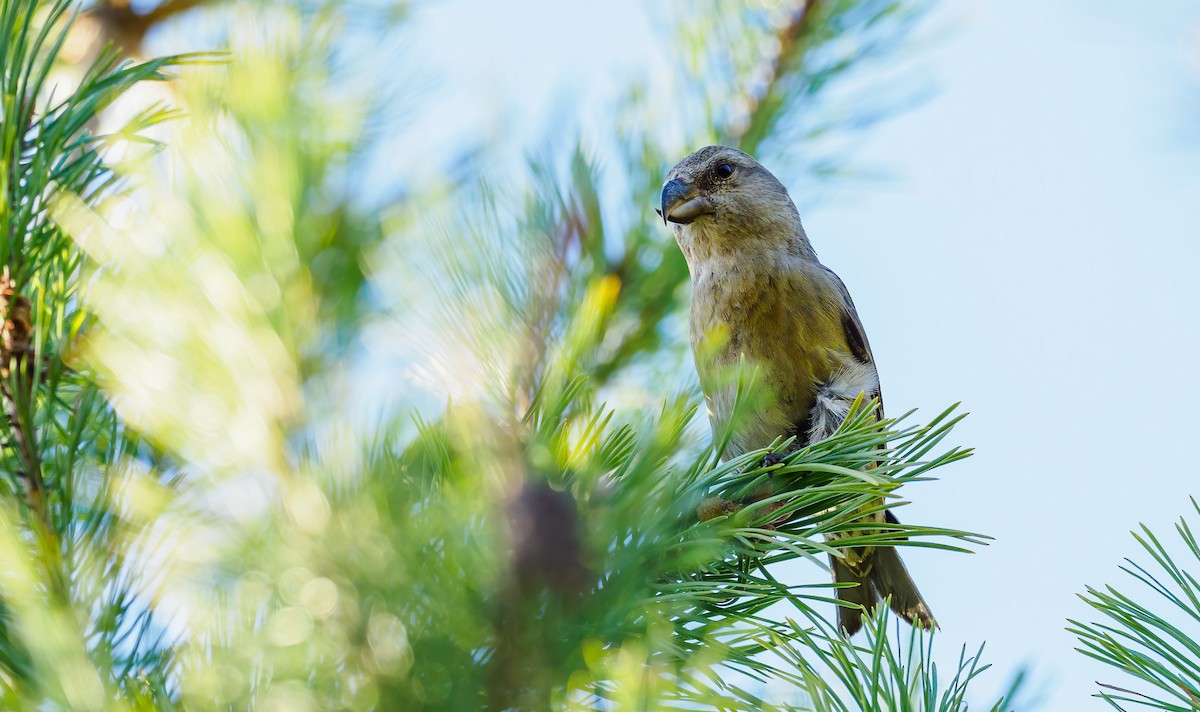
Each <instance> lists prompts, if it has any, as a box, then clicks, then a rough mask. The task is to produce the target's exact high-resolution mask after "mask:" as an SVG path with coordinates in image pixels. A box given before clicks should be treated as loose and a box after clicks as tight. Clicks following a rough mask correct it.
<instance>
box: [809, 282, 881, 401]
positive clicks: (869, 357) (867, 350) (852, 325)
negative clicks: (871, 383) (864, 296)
mask: <svg viewBox="0 0 1200 712" xmlns="http://www.w3.org/2000/svg"><path fill="white" fill-rule="evenodd" d="M822 267H823V268H824V270H825V272H826V274H828V275H829V278H830V279H831V280H832V281H833V283H834V284H835V285H837V288H838V291H839V292H840V293H841V295H842V330H843V331H844V332H845V336H846V346H847V347H848V348H849V349H850V355H851V356H853V357H854V359H855V360H856V361H858V362H859V363H861V364H864V365H869V366H870V367H871V368H872V369H875V357H874V355H873V354H872V353H871V342H869V341H867V331H866V329H864V328H863V325H862V321H861V320H860V319H859V318H858V310H857V309H855V308H854V300H853V299H851V298H850V290H848V289H846V285H845V284H843V283H842V280H841V278H839V277H838V276H837V275H836V274H834V272H833V270H831V269H829V268H828V267H824V265H822ZM867 395H868V396H873V397H875V398H877V399H878V400H879V417H880V418H882V417H883V389H882V388H876V390H875V392H874V393H868V394H867Z"/></svg>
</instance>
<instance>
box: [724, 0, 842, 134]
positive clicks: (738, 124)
mask: <svg viewBox="0 0 1200 712" xmlns="http://www.w3.org/2000/svg"><path fill="white" fill-rule="evenodd" d="M818 4H819V0H803V1H802V2H801V3H800V4H799V6H797V7H796V8H795V9H794V10H793V11H792V15H791V17H790V18H789V19H788V21H787V22H786V23H785V24H783V25H782V26H781V27H780V28H779V31H778V32H777V33H776V34H775V39H776V40H778V42H779V51H778V52H777V53H775V56H774V57H772V58H771V59H770V65H769V67H768V68H767V71H766V82H765V83H764V84H763V85H762V88H761V89H760V90H758V91H751V92H749V93H748V94H747V96H746V97H745V100H746V107H747V108H746V114H745V115H744V116H742V117H734V119H733V120H732V121H731V122H730V124H729V125H728V126H727V127H726V128H725V135H726V140H727V141H728V142H729V144H730V145H735V146H738V147H739V148H741V149H742V150H744V151H746V152H748V153H754V151H755V149H757V148H758V145H759V144H760V143H762V140H763V139H764V138H765V137H766V136H767V135H768V134H770V132H771V127H772V125H773V123H774V119H775V118H776V117H777V116H778V114H779V109H780V108H782V106H783V104H784V102H785V100H786V95H785V93H784V91H783V88H782V86H781V83H782V81H783V79H784V78H785V77H787V76H788V74H789V73H790V72H794V71H795V70H796V69H798V67H796V66H794V62H795V61H797V60H801V59H803V56H804V53H805V51H807V49H808V46H807V43H805V42H803V39H804V38H805V37H807V36H808V35H809V34H810V33H811V32H812V31H813V29H814V27H813V24H814V19H815V17H816V14H817V13H816V10H817V5H818Z"/></svg>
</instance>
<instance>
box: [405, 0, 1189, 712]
mask: <svg viewBox="0 0 1200 712" xmlns="http://www.w3.org/2000/svg"><path fill="white" fill-rule="evenodd" d="M944 6H945V7H943V8H942V9H941V10H940V11H939V12H938V13H935V14H934V15H933V16H932V17H931V18H929V20H928V21H927V23H926V25H925V27H924V30H923V32H922V35H923V36H925V37H926V38H928V40H929V41H927V42H925V43H924V47H923V48H922V49H920V50H918V51H917V54H916V58H917V61H916V67H915V68H914V69H913V70H912V77H913V81H914V83H915V84H916V85H919V86H923V85H928V86H931V87H933V88H934V89H935V90H936V91H935V93H934V94H933V95H932V96H931V98H930V99H929V100H927V101H925V102H924V103H923V104H921V105H920V106H918V107H917V108H915V109H913V110H910V111H908V112H906V113H903V114H901V115H899V116H897V117H895V118H892V119H889V120H888V121H887V122H885V123H884V124H883V125H881V126H878V127H875V128H873V129H871V130H869V131H868V132H866V133H865V134H863V135H862V141H861V145H860V146H859V147H858V149H857V150H856V151H855V153H854V155H853V157H852V158H853V163H854V165H856V166H859V167H863V168H867V169H874V170H881V171H885V172H886V173H888V174H889V175H890V178H889V179H887V180H862V179H856V180H849V181H845V182H842V183H839V184H835V189H834V190H833V191H832V193H830V191H829V190H828V189H823V190H822V194H821V196H820V200H816V198H815V196H809V195H807V194H806V193H805V191H804V190H803V186H802V185H799V184H796V183H792V184H791V185H790V187H791V189H792V195H793V198H794V199H795V202H796V203H797V205H798V206H799V208H800V211H801V214H802V216H803V218H804V220H805V224H806V227H807V230H808V234H809V236H810V237H811V238H812V241H813V243H814V245H815V246H816V248H817V251H818V252H819V254H820V255H821V257H822V259H823V261H824V262H825V263H826V264H828V265H829V266H830V267H832V268H833V269H834V270H836V271H837V272H838V273H839V274H840V275H841V276H842V278H843V280H844V281H845V282H846V284H847V285H848V287H849V288H850V290H851V292H852V294H853V296H854V300H855V303H856V304H857V306H858V309H859V312H860V314H861V316H862V319H863V322H864V324H865V326H866V329H867V332H868V334H869V336H870V339H871V344H872V347H873V350H874V353H875V355H876V360H877V362H878V364H879V368H880V374H881V377H882V379H883V390H884V393H885V394H886V399H887V401H886V402H887V404H888V407H889V409H890V411H891V412H892V413H900V412H903V411H906V410H908V409H909V408H920V409H921V414H923V415H924V416H926V417H930V416H932V415H934V414H936V413H937V412H939V411H940V410H941V409H943V408H944V407H945V406H947V405H949V404H951V403H953V402H956V401H962V402H963V404H964V408H965V409H966V410H968V411H970V412H971V416H970V417H969V418H968V419H967V420H966V422H965V423H964V424H963V425H962V426H961V427H960V428H959V429H958V430H957V432H956V435H955V443H957V444H962V445H967V446H973V447H976V448H977V449H978V454H977V455H976V456H975V457H974V458H972V459H970V460H968V461H966V462H965V463H960V464H957V465H954V466H951V467H950V468H947V469H946V470H944V471H943V472H942V473H941V477H942V478H943V479H941V480H939V481H938V482H935V483H925V484H921V485H918V486H915V487H912V488H909V490H908V491H907V493H906V494H907V496H908V497H909V498H910V499H911V500H912V502H913V504H912V505H910V506H908V507H905V508H904V509H903V510H902V511H901V513H900V514H901V518H902V519H905V520H908V521H914V522H916V521H919V522H922V523H929V524H939V525H944V526H949V527H959V528H963V529H970V530H974V531H978V532H983V533H986V534H989V535H991V536H993V537H995V539H996V541H995V543H994V544H992V545H991V546H990V547H987V548H986V549H983V550H982V551H980V552H979V553H978V554H976V555H973V556H963V555H955V554H948V553H945V552H936V551H906V552H905V559H906V560H907V561H908V563H909V567H910V569H911V571H912V573H913V576H914V578H915V579H916V580H917V581H918V582H919V583H920V586H921V589H922V591H923V592H924V593H925V595H926V597H927V599H928V600H929V602H930V605H931V606H932V608H933V610H934V612H935V614H936V615H937V617H938V620H939V622H940V624H941V626H942V631H941V633H940V634H939V642H938V649H939V651H940V654H941V656H942V657H943V658H947V659H948V658H952V657H955V656H956V655H957V652H958V649H959V647H960V646H961V645H963V644H966V645H967V647H968V649H972V650H973V649H974V648H975V647H977V646H978V644H979V643H980V642H984V641H986V643H987V650H986V652H985V660H986V661H988V662H991V663H993V664H994V666H995V667H994V669H993V671H990V672H988V673H987V674H986V676H985V677H984V678H983V679H982V680H981V681H980V682H979V684H978V686H977V688H976V695H975V697H976V698H982V697H983V696H984V695H986V694H990V693H991V692H992V691H993V690H995V689H998V688H999V687H1000V686H1001V685H1003V683H1004V682H1006V681H1007V679H1008V677H1009V676H1010V675H1011V674H1012V672H1013V671H1014V670H1015V669H1016V668H1018V667H1019V666H1021V665H1022V664H1025V663H1028V664H1029V665H1030V667H1031V668H1032V672H1033V675H1034V680H1035V684H1034V686H1035V687H1041V688H1045V689H1046V690H1047V691H1048V695H1047V697H1046V698H1045V699H1044V701H1043V705H1042V706H1041V707H1040V709H1043V710H1050V711H1052V712H1076V711H1079V710H1101V709H1108V707H1107V706H1106V705H1105V704H1104V703H1102V702H1101V701H1099V700H1095V699H1092V698H1091V697H1090V695H1091V694H1092V693H1093V692H1095V691H1096V689H1097V688H1096V686H1095V684H1094V682H1093V681H1095V680H1097V679H1099V680H1103V681H1110V682H1115V683H1118V684H1120V683H1121V680H1120V678H1118V677H1117V676H1116V675H1115V674H1113V673H1110V672H1108V671H1107V670H1106V669H1104V668H1103V667H1102V666H1100V665H1099V664H1098V663H1093V662H1091V661H1089V660H1088V659H1086V658H1084V657H1083V656H1081V655H1079V654H1078V653H1076V652H1074V651H1073V647H1074V640H1073V638H1072V637H1071V636H1069V635H1068V634H1067V633H1066V632H1065V631H1064V630H1063V628H1064V626H1065V625H1066V620H1065V619H1066V618H1067V617H1068V616H1073V617H1080V616H1083V617H1087V616H1088V612H1087V610H1086V608H1085V606H1084V605H1083V604H1082V603H1081V602H1079V601H1078V599H1077V598H1076V594H1077V593H1079V592H1082V591H1083V590H1084V586H1085V585H1087V584H1091V585H1100V584H1105V583H1117V584H1119V585H1120V586H1121V587H1122V588H1123V589H1130V590H1133V589H1134V587H1133V586H1132V585H1130V584H1126V583H1125V581H1124V578H1125V577H1124V576H1123V575H1122V574H1120V573H1119V571H1118V566H1119V565H1120V563H1121V561H1122V558H1123V557H1125V556H1130V555H1133V554H1135V552H1136V544H1135V543H1134V542H1133V540H1132V539H1131V537H1130V536H1129V534H1128V532H1129V530H1130V529H1132V528H1134V527H1136V526H1137V525H1138V523H1139V522H1146V523H1148V524H1150V525H1151V526H1152V527H1154V528H1155V529H1156V531H1159V532H1161V533H1163V534H1171V533H1173V531H1172V526H1173V522H1174V520H1175V519H1176V518H1177V517H1178V516H1179V515H1181V514H1183V513H1184V512H1185V511H1187V510H1188V509H1189V507H1190V504H1189V503H1188V500H1187V497H1188V495H1189V494H1192V495H1200V486H1197V483H1198V482H1200V467H1198V466H1197V464H1196V462H1195V456H1194V449H1195V448H1194V444H1195V443H1196V442H1197V440H1198V438H1197V437H1196V435H1195V432H1196V425H1195V416H1196V413H1197V411H1198V408H1197V399H1198V398H1200V385H1198V382H1197V379H1196V377H1195V375H1194V373H1193V369H1194V367H1195V363H1196V360H1197V359H1196V354H1197V352H1200V287H1198V286H1197V283H1196V280H1195V276H1196V265H1197V263H1198V259H1200V239H1198V238H1200V121H1198V119H1200V5H1197V4H1196V3H1194V2H1192V1H1191V0H1157V1H1156V2H1153V3H1129V2H1116V1H1115V0H1063V1H1062V2H1053V3H1051V2H1044V1H1038V0H1004V1H1003V2H1000V1H994V2H984V1H982V0H959V1H958V2H953V3H951V2H945V3H944ZM650 7H651V5H650V4H649V3H647V4H646V5H645V6H643V5H640V4H639V3H636V2H634V0H614V1H612V2H607V3H600V2H559V3H548V2H542V1H540V0H514V1H512V2H505V3H497V2H494V1H492V0H444V1H443V2H438V3H428V4H425V5H421V6H419V7H418V8H417V10H416V13H415V18H414V20H413V22H414V25H413V26H412V27H411V31H410V32H409V33H408V34H407V35H406V37H407V41H408V42H410V43H411V50H412V56H418V57H422V58H423V61H424V62H425V63H426V65H427V69H428V76H429V77H430V80H429V82H428V84H427V85H426V87H425V89H423V90H422V92H423V93H422V106H423V108H422V110H421V112H420V113H419V114H418V115H415V116H413V117H412V118H413V119H414V120H415V121H416V122H417V123H416V126H415V127H413V128H414V130H413V131H412V132H410V133H409V134H408V135H418V136H421V137H422V143H421V144H420V146H417V147H414V146H412V145H406V144H404V143H403V141H400V140H398V142H397V143H396V144H395V145H394V146H393V148H394V149H395V150H397V151H399V150H404V151H405V153H404V154H403V155H404V159H405V160H404V161H403V164H404V165H403V167H404V170H405V171H406V175H405V176H404V177H405V178H407V179H412V177H413V175H414V172H415V174H420V173H422V172H424V171H429V170H436V169H438V168H440V167H442V166H444V165H445V163H446V162H447V161H448V160H450V158H451V157H452V154H453V153H454V152H456V151H457V150H460V149H461V146H462V145H463V143H464V139H466V138H473V139H476V140H482V141H496V140H497V139H498V137H502V138H503V139H504V141H506V142H507V143H508V144H510V145H513V146H521V145H522V141H525V142H534V141H536V140H537V139H538V137H539V136H541V135H543V134H544V133H545V132H546V131H547V130H549V129H553V126H554V122H556V121H559V120H561V118H562V117H563V116H564V115H566V116H571V115H573V114H577V115H584V116H587V115H590V114H591V113H592V109H594V108H595V107H602V106H604V105H605V102H608V101H610V100H611V99H612V98H613V92H614V91H615V90H616V89H617V88H618V87H620V86H622V85H623V84H624V80H625V79H627V78H629V77H633V76H649V77H652V78H653V77H655V76H656V73H661V72H662V71H664V67H665V66H666V63H665V62H664V61H663V55H662V53H663V52H664V51H666V49H667V46H668V45H667V41H666V40H665V39H663V38H659V37H658V36H657V34H658V32H660V30H661V28H662V24H661V20H662V18H661V17H656V16H654V15H653V13H654V12H655V11H653V10H648V8H650ZM648 13H651V14H648ZM661 80H662V77H661V76H659V77H658V78H657V79H654V81H661ZM582 123H583V124H584V125H588V126H590V130H592V131H595V130H597V128H598V127H596V126H594V125H590V124H589V120H588V119H586V118H585V119H584V120H583V121H582ZM525 145H531V144H525ZM690 148H696V147H690ZM681 157H682V156H681ZM431 166H432V167H433V168H432V169H431V168H430V167H431ZM770 167H771V166H768V168H770ZM389 169H390V170H393V171H394V170H397V167H396V165H395V164H394V163H389ZM655 200H656V196H647V206H650V205H653V203H654V201H655ZM647 209H649V208H648V207H647ZM663 239H664V240H668V239H670V236H669V234H668V233H666V232H665V231H664V234H663ZM668 395H669V394H668V393H664V394H663V397H664V398H665V397H666V396H668ZM831 612H832V611H831Z"/></svg>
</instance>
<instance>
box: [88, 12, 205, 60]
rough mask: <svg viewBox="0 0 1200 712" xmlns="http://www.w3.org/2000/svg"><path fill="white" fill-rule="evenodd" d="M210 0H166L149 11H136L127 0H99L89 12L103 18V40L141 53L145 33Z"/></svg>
mask: <svg viewBox="0 0 1200 712" xmlns="http://www.w3.org/2000/svg"><path fill="white" fill-rule="evenodd" d="M209 2H210V0H164V1H163V2H161V3H159V4H158V5H157V6H155V8H154V9H152V10H150V11H149V12H144V13H139V12H136V11H135V10H134V9H133V8H132V7H131V6H130V4H129V2H128V0H100V2H97V3H96V4H95V6H93V7H92V9H91V10H90V11H89V14H90V15H91V16H92V17H94V18H95V19H96V20H98V21H99V22H100V35H101V39H102V41H104V42H107V41H111V42H112V43H113V44H115V45H117V46H118V47H120V48H121V51H122V52H123V53H125V54H126V55H131V56H133V55H140V54H141V51H142V41H143V40H145V38H146V33H148V32H149V31H150V29H151V28H153V27H154V26H155V25H157V24H158V23H160V22H163V21H164V20H167V19H170V18H172V17H175V16H176V15H180V14H182V13H185V12H187V11H188V10H192V9H195V8H197V7H199V6H201V5H204V4H208V3H209Z"/></svg>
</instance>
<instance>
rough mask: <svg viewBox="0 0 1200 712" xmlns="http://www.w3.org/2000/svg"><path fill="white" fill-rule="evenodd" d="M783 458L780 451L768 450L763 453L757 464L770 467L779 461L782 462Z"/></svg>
mask: <svg viewBox="0 0 1200 712" xmlns="http://www.w3.org/2000/svg"><path fill="white" fill-rule="evenodd" d="M783 458H784V456H783V454H781V453H778V452H769V453H767V454H766V455H763V457H762V460H761V461H759V463H758V466H759V467H772V466H774V465H778V464H779V463H781V462H783Z"/></svg>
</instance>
